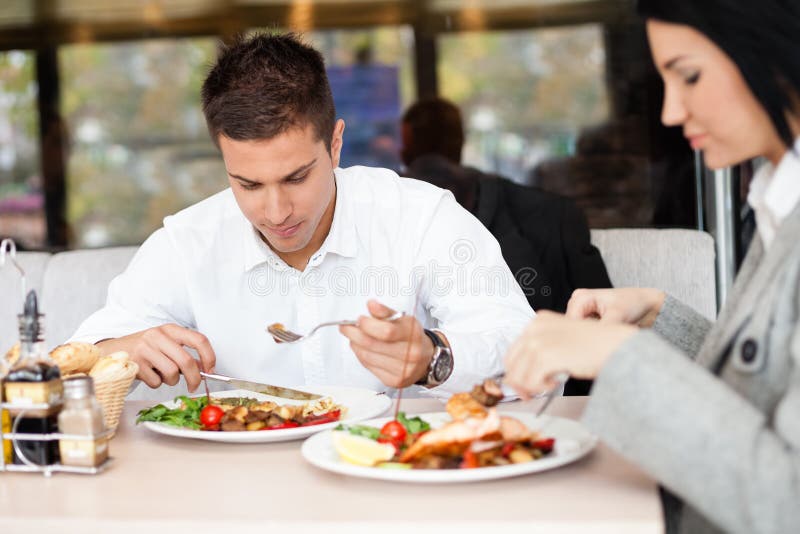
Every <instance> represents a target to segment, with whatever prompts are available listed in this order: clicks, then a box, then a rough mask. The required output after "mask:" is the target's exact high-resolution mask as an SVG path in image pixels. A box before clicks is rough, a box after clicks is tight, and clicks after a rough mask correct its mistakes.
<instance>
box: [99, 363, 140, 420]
mask: <svg viewBox="0 0 800 534" xmlns="http://www.w3.org/2000/svg"><path fill="white" fill-rule="evenodd" d="M129 363H130V366H129V370H128V373H127V374H125V375H124V376H122V377H120V378H116V379H113V380H98V379H95V381H94V395H95V397H97V402H99V403H100V406H102V408H103V417H104V419H105V422H106V428H108V429H109V430H116V429H117V426H118V425H119V416H120V414H122V408H123V406H124V405H125V396H126V395H127V394H128V390H129V389H130V387H131V384H132V383H133V379H134V378H136V373H138V372H139V367H138V366H137V365H136V364H135V363H133V362H129Z"/></svg>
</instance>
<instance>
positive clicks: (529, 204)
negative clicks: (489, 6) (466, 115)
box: [400, 98, 611, 395]
mask: <svg viewBox="0 0 800 534" xmlns="http://www.w3.org/2000/svg"><path fill="white" fill-rule="evenodd" d="M401 126H402V141H403V146H402V149H401V153H400V156H401V158H402V160H403V163H404V165H405V166H406V171H405V173H404V175H405V176H408V177H412V178H417V179H419V180H424V181H426V182H429V183H431V184H433V185H436V186H438V187H441V188H444V189H449V190H450V191H451V192H452V193H453V195H455V197H456V200H457V201H458V202H459V204H461V205H462V206H464V208H466V209H467V210H469V211H470V212H471V213H472V214H473V215H475V216H476V217H477V218H478V219H479V220H480V221H481V222H482V223H483V224H484V226H486V228H487V229H488V230H489V231H490V232H491V233H492V235H494V237H495V238H496V239H497V241H498V242H499V243H500V249H501V251H502V254H503V258H504V259H505V260H506V263H508V266H509V267H510V268H511V271H512V272H513V273H514V275H515V277H516V279H517V282H519V284H520V286H521V287H522V290H523V292H524V293H525V295H526V297H527V299H528V302H529V303H530V305H531V307H532V308H533V309H534V310H536V311H538V310H542V309H546V310H554V311H559V312H563V311H565V310H566V307H567V302H568V301H569V299H570V296H571V295H572V292H573V291H574V290H575V289H579V288H608V287H611V281H610V280H609V278H608V273H607V272H606V267H605V264H604V263H603V258H602V257H601V255H600V252H599V251H598V250H597V249H596V248H595V247H594V246H593V245H592V244H591V241H590V236H589V228H588V226H587V223H586V218H585V217H584V214H583V212H582V211H581V210H580V209H579V208H578V207H577V206H576V205H575V204H574V203H573V202H572V200H570V199H568V198H566V197H563V196H560V195H556V194H554V193H549V192H546V191H543V190H541V189H538V188H535V187H529V186H523V185H519V184H516V183H514V182H512V181H511V180H508V179H506V178H503V177H502V176H498V175H494V174H488V173H484V172H482V171H480V170H478V169H475V168H472V167H466V166H463V165H461V149H462V147H463V145H464V130H463V126H462V120H461V112H460V111H459V109H458V108H457V107H456V106H455V104H453V103H451V102H449V101H448V100H445V99H442V98H431V99H425V100H420V101H419V102H417V103H415V104H413V105H412V106H411V107H410V108H409V109H408V110H407V111H406V112H405V114H404V115H403V119H402V124H401ZM590 387H591V382H588V381H577V380H576V381H572V380H571V381H570V382H569V383H568V384H567V388H566V394H573V395H583V394H587V393H588V391H589V389H590Z"/></svg>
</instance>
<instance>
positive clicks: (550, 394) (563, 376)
mask: <svg viewBox="0 0 800 534" xmlns="http://www.w3.org/2000/svg"><path fill="white" fill-rule="evenodd" d="M505 376H506V373H505V371H503V372H502V373H498V374H496V375H494V376H492V377H490V380H494V381H495V382H496V383H497V385H498V386H500V385H502V382H503V378H505ZM567 380H569V374H568V373H565V372H561V373H556V374H554V375H553V381H554V382H555V383H556V385H555V386H553V387H552V388H551V389H549V390H548V391H547V392H546V393H545V398H544V402H543V403H542V404H540V405H539V407H538V408H537V409H536V412H535V413H534V414H533V415H534V417H539V416H540V415H542V413H544V411H545V410H546V409H547V407H548V406H549V405H550V403H551V402H552V401H553V399H554V398H555V396H556V395H557V394H558V393H559V392H560V391H561V388H563V387H564V384H565V383H566V382H567Z"/></svg>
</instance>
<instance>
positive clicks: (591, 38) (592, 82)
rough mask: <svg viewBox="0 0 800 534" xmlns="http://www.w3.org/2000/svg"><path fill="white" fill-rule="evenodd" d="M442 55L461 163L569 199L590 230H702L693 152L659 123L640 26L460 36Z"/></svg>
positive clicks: (653, 75)
mask: <svg viewBox="0 0 800 534" xmlns="http://www.w3.org/2000/svg"><path fill="white" fill-rule="evenodd" d="M439 50H440V54H439V63H438V66H437V69H438V76H439V86H440V92H441V93H442V95H443V96H445V97H446V98H449V99H450V100H453V101H454V102H455V103H457V104H458V105H459V106H460V107H461V109H462V112H463V116H464V122H465V126H466V134H467V139H466V146H465V148H464V153H463V159H464V163H465V164H467V165H471V166H474V167H477V168H479V169H481V170H483V171H487V172H493V173H496V174H499V175H502V176H505V177H507V178H509V179H511V180H514V181H516V182H518V183H522V184H527V185H532V186H536V187H540V188H542V189H545V190H547V191H551V192H554V193H558V194H562V195H565V196H568V197H570V198H572V199H573V200H574V201H575V202H576V203H577V205H578V206H579V207H581V208H582V209H583V211H584V213H585V214H586V217H587V219H588V222H589V225H590V227H593V228H614V227H642V226H660V227H693V226H694V225H695V224H696V214H695V212H694V206H695V200H694V172H693V161H694V160H693V155H692V152H691V150H690V149H689V147H688V145H687V144H686V142H685V141H684V140H683V139H682V138H681V134H680V130H679V129H675V128H664V127H663V126H662V125H661V123H660V110H661V99H662V94H663V89H662V87H663V86H662V83H661V81H660V78H659V76H658V73H657V72H656V70H655V68H654V67H653V64H652V59H651V58H650V54H649V50H648V46H647V39H646V34H645V31H644V26H643V24H642V23H641V22H639V21H638V20H636V19H630V20H629V19H620V20H619V21H616V22H613V23H612V22H608V23H605V24H599V23H587V24H581V25H575V26H559V27H554V28H540V29H535V30H520V31H503V32H493V31H482V32H464V33H455V34H450V35H443V36H441V37H440V38H439Z"/></svg>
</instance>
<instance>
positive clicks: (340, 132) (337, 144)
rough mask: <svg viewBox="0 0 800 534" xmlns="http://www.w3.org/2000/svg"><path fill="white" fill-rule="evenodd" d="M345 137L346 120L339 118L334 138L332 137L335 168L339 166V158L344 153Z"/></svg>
mask: <svg viewBox="0 0 800 534" xmlns="http://www.w3.org/2000/svg"><path fill="white" fill-rule="evenodd" d="M343 139H344V121H343V120H342V119H338V120H337V121H336V125H335V126H334V127H333V138H332V139H331V162H332V163H333V168H334V169H335V168H336V167H338V166H339V159H340V157H341V155H342V143H343Z"/></svg>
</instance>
